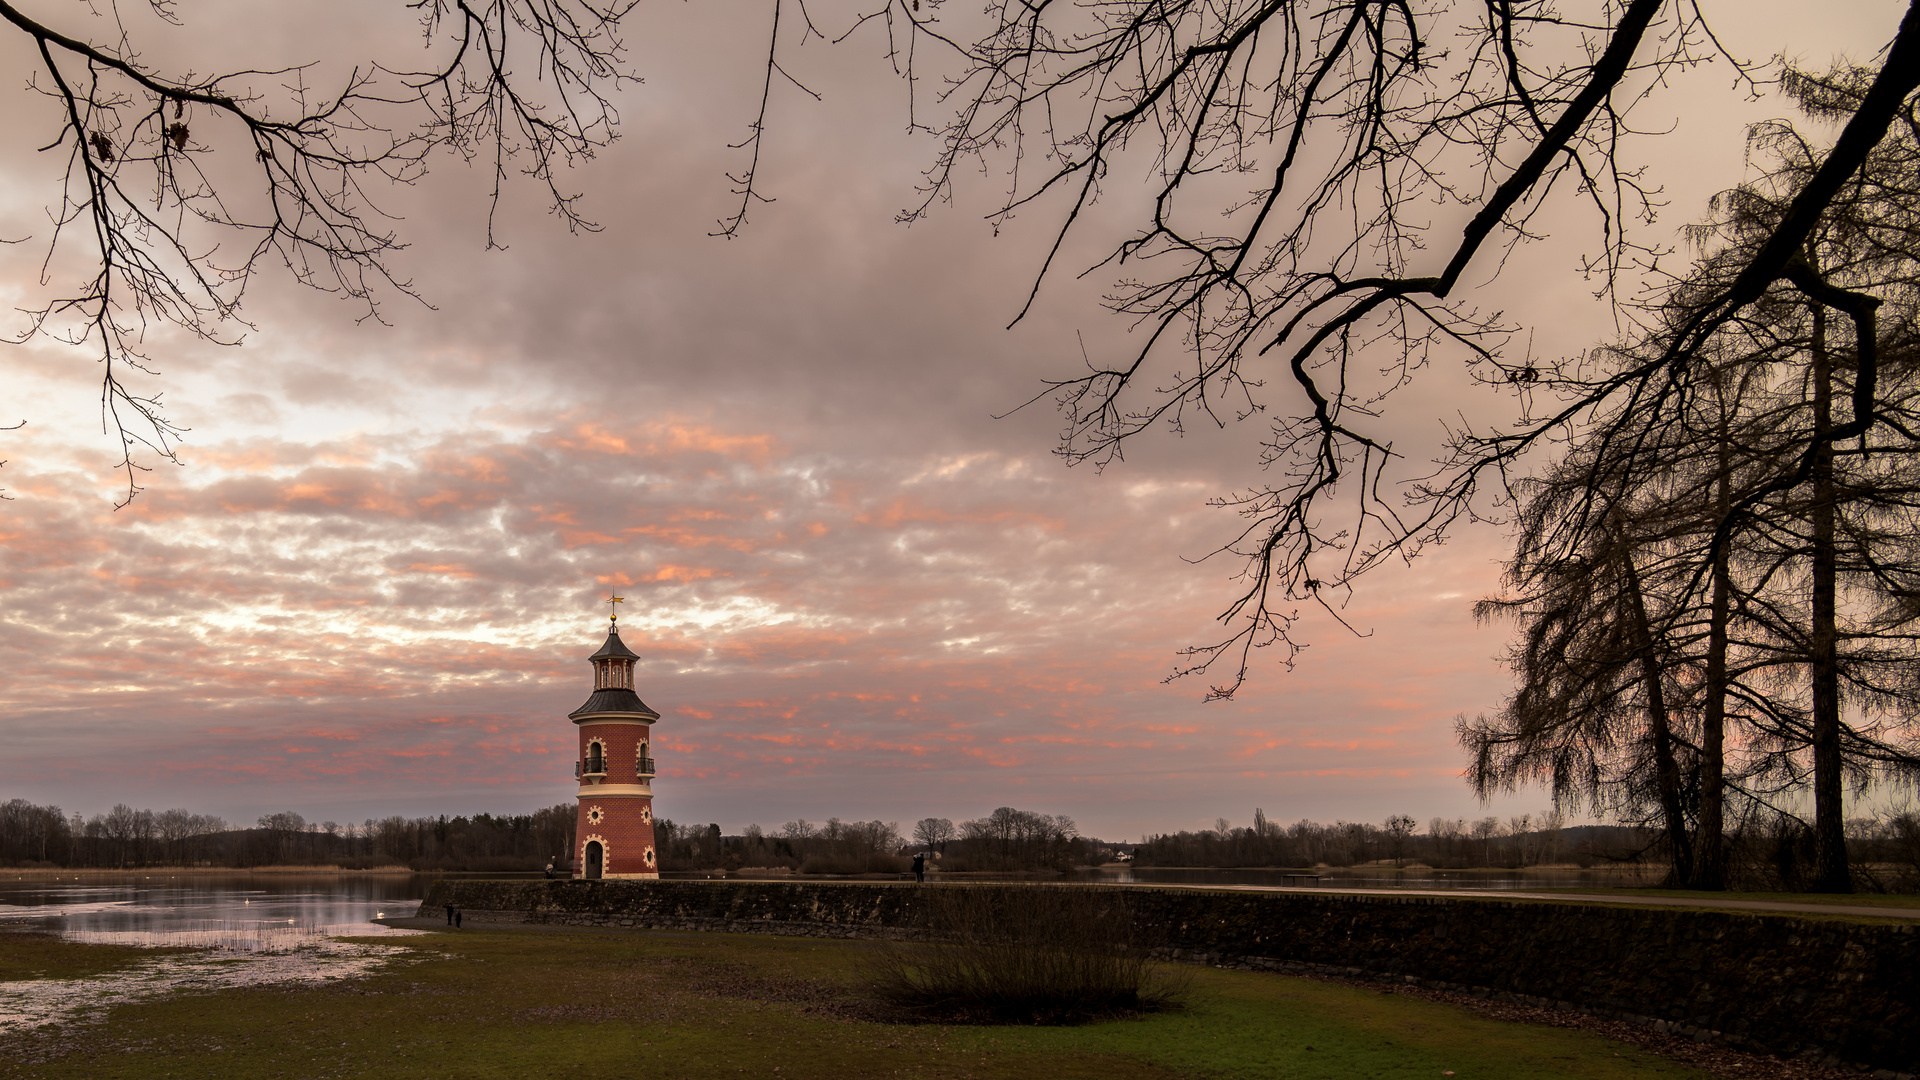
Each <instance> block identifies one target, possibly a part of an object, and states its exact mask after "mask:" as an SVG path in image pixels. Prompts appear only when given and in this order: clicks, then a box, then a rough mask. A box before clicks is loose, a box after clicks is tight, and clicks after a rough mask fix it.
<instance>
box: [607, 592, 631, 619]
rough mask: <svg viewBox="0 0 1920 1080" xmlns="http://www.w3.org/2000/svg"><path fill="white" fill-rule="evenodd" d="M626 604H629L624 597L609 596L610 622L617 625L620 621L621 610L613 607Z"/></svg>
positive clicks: (608, 614)
mask: <svg viewBox="0 0 1920 1080" xmlns="http://www.w3.org/2000/svg"><path fill="white" fill-rule="evenodd" d="M626 602H627V598H626V597H624V596H615V595H613V594H612V593H608V594H607V621H608V622H613V623H617V622H619V621H620V609H619V608H616V607H614V606H613V605H615V604H624V603H626Z"/></svg>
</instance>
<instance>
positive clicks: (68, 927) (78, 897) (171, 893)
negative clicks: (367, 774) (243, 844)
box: [0, 874, 431, 951]
mask: <svg viewBox="0 0 1920 1080" xmlns="http://www.w3.org/2000/svg"><path fill="white" fill-rule="evenodd" d="M430 882H431V878H430V877H428V876H427V875H423V874H381V875H374V874H359V875H345V874H178V875H168V874H128V875H124V876H120V875H115V876H100V875H88V876H85V877H72V878H51V879H49V878H24V877H23V878H16V879H14V880H12V881H7V880H3V879H0V929H10V930H39V931H42V932H46V933H55V934H60V935H61V936H63V937H67V938H71V939H73V940H76V941H107V942H116V943H120V944H129V945H186V946H194V947H210V948H226V949H234V950H240V951H284V949H286V948H288V947H292V945H291V944H290V943H292V942H294V940H295V939H297V938H312V937H315V936H325V935H329V934H332V935H350V936H355V937H369V936H377V935H382V934H388V933H392V931H390V930H388V929H387V928H386V927H384V926H381V925H379V924H377V923H375V922H373V921H372V920H374V919H376V918H380V917H382V916H384V915H396V914H397V915H412V914H413V913H414V910H415V909H416V908H418V907H419V904H420V897H422V896H424V895H426V890H427V886H428V884H429V883H430Z"/></svg>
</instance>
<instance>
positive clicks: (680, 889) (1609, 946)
mask: <svg viewBox="0 0 1920 1080" xmlns="http://www.w3.org/2000/svg"><path fill="white" fill-rule="evenodd" d="M935 887H964V888H1031V887H1033V886H1020V885H968V886H935ZM1058 887H1063V888H1100V887H1102V886H1058ZM925 895H926V894H925V892H924V890H923V888H922V887H918V886H914V885H911V884H904V883H903V884H898V885H896V884H891V883H879V882H767V881H645V882H642V881H441V882H437V883H435V885H434V886H433V889H432V891H431V892H430V893H429V894H428V896H427V898H426V900H425V901H424V903H423V904H422V906H421V914H422V915H433V914H436V913H437V911H438V910H439V909H440V908H441V907H442V906H443V905H445V904H447V903H449V902H451V903H456V904H459V905H460V907H461V908H462V909H463V910H464V912H465V917H466V918H467V919H468V920H471V921H474V922H488V921H491V922H517V923H558V924H566V925H575V926H625V927H635V928H645V929H675V930H701V931H723V932H735V933H740V932H746V933H770V934H790V935H799V936H815V937H863V938H874V937H900V936H904V935H906V934H907V933H910V932H911V928H912V927H913V926H914V924H915V919H916V916H917V910H918V908H919V907H920V906H921V902H922V901H923V900H924V897H925ZM1127 896H1128V899H1129V901H1130V903H1131V904H1132V907H1133V911H1134V917H1135V920H1136V922H1137V923H1138V924H1139V925H1140V926H1142V927H1146V928H1149V929H1150V932H1152V933H1154V934H1156V935H1158V936H1159V938H1160V942H1161V945H1162V947H1163V951H1164V952H1165V954H1166V955H1167V956H1169V957H1170V958H1171V959H1176V960H1183V961H1189V962H1198V963H1207V964H1214V965H1219V966H1224V967H1237V968H1249V969H1255V970H1266V971H1281V972H1303V973H1304V972H1313V973H1325V974H1338V975H1344V976H1352V977H1361V978H1372V979H1388V980H1392V981H1395V982H1405V983H1414V984H1417V985H1421V986H1429V987H1434V988H1440V989H1448V990H1458V991H1466V992H1469V993H1475V994H1482V995H1488V996H1495V997H1499V998H1502V999H1507V1000H1515V1001H1524V1002H1528V1003H1531V1004H1537V1005H1547V1006H1555V1007H1560V1008H1570V1009H1577V1010H1581V1011H1585V1012H1591V1013H1595V1014H1599V1015H1604V1016H1609V1017H1616V1018H1622V1019H1630V1020H1635V1021H1639V1022H1643V1023H1647V1024H1650V1025H1652V1026H1655V1027H1657V1028H1660V1029H1662V1030H1671V1031H1676V1032H1678V1033H1680V1034H1683V1035H1687V1036H1689V1037H1692V1038H1696V1039H1699V1040H1701V1041H1713V1042H1721V1043H1725V1044H1728V1045H1732V1046H1736V1047H1741V1048H1745V1049H1751V1050H1757V1051H1763V1052H1768V1053H1774V1054H1782V1055H1787V1056H1795V1057H1803V1058H1809V1059H1820V1060H1825V1061H1829V1062H1831V1063H1841V1062H1845V1063H1852V1064H1856V1065H1866V1066H1868V1067H1869V1068H1873V1069H1875V1070H1876V1072H1875V1075H1876V1076H1880V1077H1882V1078H1886V1077H1892V1076H1896V1075H1903V1074H1910V1073H1916V1072H1920V930H1916V927H1915V926H1914V925H1912V924H1899V923H1892V922H1887V923H1879V922H1859V921H1848V920H1841V919H1821V918H1809V917H1805V916H1795V915H1772V914H1749V913H1746V912H1729V911H1699V910H1686V909H1675V908H1664V907H1626V906H1606V905H1583V904H1573V903H1565V904H1562V903H1530V902H1524V901H1502V900H1484V899H1469V898H1458V899H1456V898H1452V897H1428V896H1343V895H1340V894H1337V893H1325V894H1322V893H1273V892H1234V891H1224V890H1207V889H1179V888H1136V889H1132V890H1129V892H1128V894H1127Z"/></svg>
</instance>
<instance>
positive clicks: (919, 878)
mask: <svg viewBox="0 0 1920 1080" xmlns="http://www.w3.org/2000/svg"><path fill="white" fill-rule="evenodd" d="M913 880H914V882H915V883H916V884H920V885H925V884H926V883H927V853H926V852H924V851H916V852H914V853H913Z"/></svg>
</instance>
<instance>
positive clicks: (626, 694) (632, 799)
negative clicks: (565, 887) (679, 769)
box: [567, 599, 660, 878]
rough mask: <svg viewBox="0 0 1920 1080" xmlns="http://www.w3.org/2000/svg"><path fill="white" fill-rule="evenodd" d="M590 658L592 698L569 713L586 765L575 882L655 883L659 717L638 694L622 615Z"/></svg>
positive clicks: (579, 765)
mask: <svg viewBox="0 0 1920 1080" xmlns="http://www.w3.org/2000/svg"><path fill="white" fill-rule="evenodd" d="M613 602H614V603H619V600H618V599H615V600H614V601H613ZM587 659H588V660H589V662H591V663H592V664H593V696H592V697H590V698H588V699H587V703H586V704H585V705H582V706H580V707H579V708H577V709H575V710H573V712H571V713H569V714H567V715H568V716H569V718H570V719H572V720H573V722H574V724H575V725H576V726H577V727H578V728H579V729H580V760H579V761H577V762H575V763H574V775H575V776H577V777H579V779H580V817H579V822H578V825H577V826H576V827H575V829H574V844H573V876H574V877H585V878H657V877H659V876H660V865H659V856H658V855H656V854H655V853H654V848H653V754H652V752H651V751H650V750H649V749H648V746H649V744H650V743H651V742H652V740H651V738H649V735H650V733H651V732H652V730H653V722H654V721H655V720H658V719H660V714H659V713H657V712H654V711H653V710H652V709H649V708H647V703H646V702H644V701H641V700H640V695H638V694H636V693H634V692H633V662H634V661H635V660H638V659H640V657H639V655H638V654H637V653H635V652H634V651H633V650H632V649H629V648H627V647H626V645H625V644H623V643H622V642H621V640H620V624H619V622H618V617H617V616H616V617H615V620H614V621H613V622H612V623H611V625H610V627H609V629H608V631H607V643H606V644H605V645H602V646H600V651H599V652H597V653H594V654H593V655H592V656H590V657H588V658H587Z"/></svg>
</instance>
